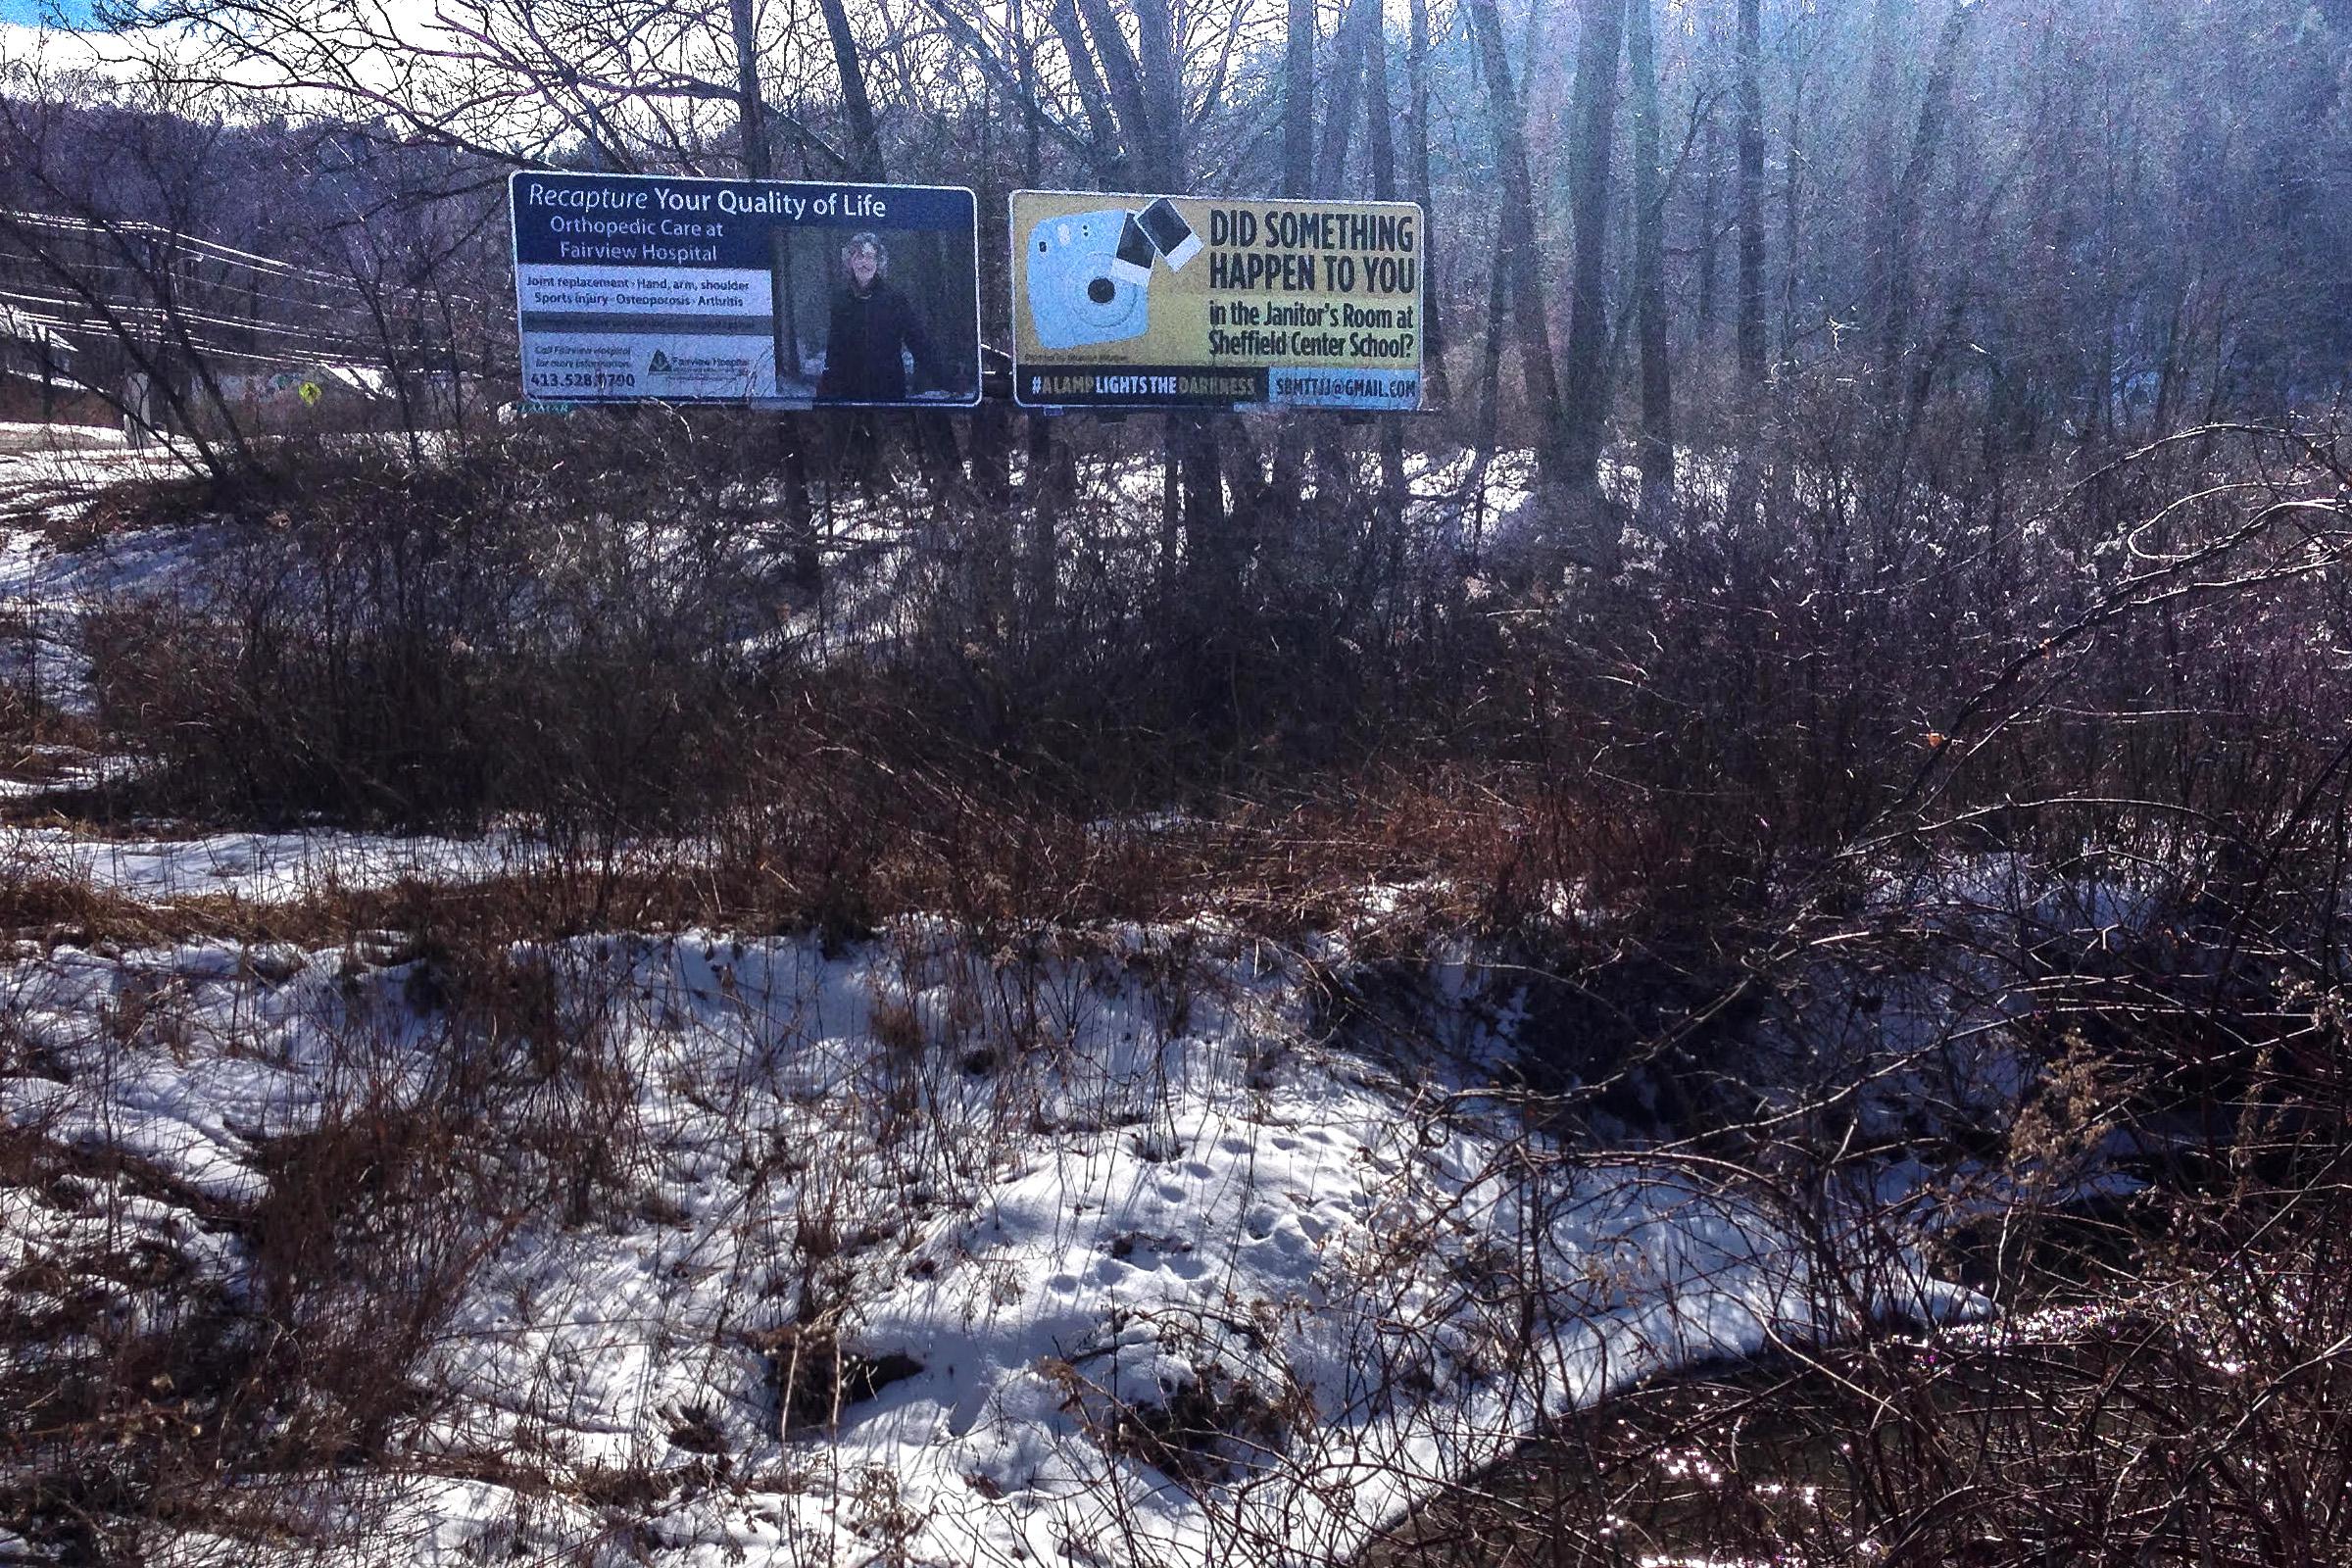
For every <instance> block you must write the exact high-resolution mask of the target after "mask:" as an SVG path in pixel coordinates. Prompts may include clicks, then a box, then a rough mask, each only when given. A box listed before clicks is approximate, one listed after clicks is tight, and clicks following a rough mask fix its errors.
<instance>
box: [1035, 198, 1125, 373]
mask: <svg viewBox="0 0 2352 1568" xmlns="http://www.w3.org/2000/svg"><path fill="white" fill-rule="evenodd" d="M1134 228H1135V220H1134V215H1133V214H1131V213H1129V212H1128V211H1127V210H1126V209H1125V208H1123V207H1111V208H1105V209H1103V210H1102V211H1100V212H1092V213H1072V214H1070V215H1069V216H1068V217H1066V218H1048V219H1043V220H1040V221H1038V222H1037V223H1036V224H1035V225H1034V226H1033V227H1031V228H1030V230H1029V240H1028V244H1029V319H1030V320H1031V321H1033V322H1034V323H1036V326H1037V341H1038V343H1039V344H1040V345H1041V346H1043V347H1045V348H1049V349H1080V348H1088V347H1091V346H1092V345H1094V344H1097V343H1118V342H1122V341H1124V340H1125V339H1127V338H1131V337H1141V336H1143V335H1144V333H1145V332H1146V331H1148V330H1150V328H1151V324H1152V312H1151V294H1150V289H1151V278H1152V272H1151V267H1152V249H1151V246H1150V242H1149V241H1148V240H1147V241H1145V242H1144V243H1143V244H1142V245H1138V244H1137V243H1136V242H1137V241H1138V240H1141V239H1143V235H1142V233H1141V232H1140V231H1136V232H1133V233H1131V232H1130V231H1131V230H1133V229H1134ZM1122 240H1124V241H1126V243H1125V245H1124V246H1122V244H1121V241H1122Z"/></svg>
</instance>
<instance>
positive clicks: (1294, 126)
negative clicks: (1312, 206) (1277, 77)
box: [1282, 0, 1315, 201]
mask: <svg viewBox="0 0 2352 1568" xmlns="http://www.w3.org/2000/svg"><path fill="white" fill-rule="evenodd" d="M1288 16H1289V25H1288V27H1287V29H1286V31H1285V33H1284V36H1283V49H1282V193H1283V194H1284V195H1285V196H1288V197H1289V198H1291V200H1293V201H1304V200H1305V199H1306V197H1307V195H1308V193H1309V192H1311V191H1312V190H1313V189H1314V181H1315V0H1290V9H1289V13H1288Z"/></svg>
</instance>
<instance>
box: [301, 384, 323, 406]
mask: <svg viewBox="0 0 2352 1568" xmlns="http://www.w3.org/2000/svg"><path fill="white" fill-rule="evenodd" d="M295 390H296V395H297V396H298V397H300V398H301V399H302V401H303V402H304V404H306V405H307V406H309V407H311V408H314V409H315V408H317V407H318V406H319V399H320V398H322V397H324V396H325V395H326V394H325V392H324V391H322V390H321V389H320V387H319V383H318V382H316V381H305V382H303V383H302V385H301V386H300V387H298V388H296V389H295Z"/></svg>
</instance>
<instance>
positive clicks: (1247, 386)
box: [1011, 191, 1428, 410]
mask: <svg viewBox="0 0 2352 1568" xmlns="http://www.w3.org/2000/svg"><path fill="white" fill-rule="evenodd" d="M1011 220H1012V223H1011V227H1012V320H1013V397H1014V399H1015V401H1017V402H1019V403H1023V404H1026V405H1029V406H1031V407H1062V408H1086V407H1096V408H1115V407H1128V408H1135V407H1146V408H1150V407H1162V408H1203V407H1211V408H1213V407H1226V408H1235V407H1250V406H1252V405H1268V404H1271V405H1278V406H1291V407H1307V408H1348V409H1388V410H1406V409H1414V408H1418V407H1419V406H1420V398H1421V342H1422V337H1423V333H1424V327H1423V322H1422V298H1421V280H1422V277H1423V276H1424V268H1423V265H1422V259H1423V254H1424V250H1425V247H1426V244H1427V238H1428V236H1427V232H1426V225H1425V221H1424V215H1423V214H1422V211H1421V209H1420V207H1419V206H1418V205H1417V204H1415V203H1412V202H1293V201H1278V200H1259V199H1242V200H1227V199H1224V198H1213V199H1212V198H1208V197H1199V196H1147V195H1123V194H1115V193H1113V194H1105V193H1103V192H1099V191H1015V192H1013V194H1012V210H1011Z"/></svg>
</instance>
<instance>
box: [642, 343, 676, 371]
mask: <svg viewBox="0 0 2352 1568" xmlns="http://www.w3.org/2000/svg"><path fill="white" fill-rule="evenodd" d="M645 368H646V370H647V372H648V373H649V374H653V375H667V374H668V373H669V372H670V371H671V370H672V369H674V368H676V367H674V366H672V365H671V364H670V363H669V356H668V355H666V354H664V353H662V351H661V350H660V349H656V350H654V357H653V358H652V359H650V360H648V361H646V363H645Z"/></svg>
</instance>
